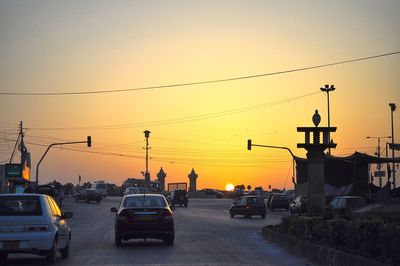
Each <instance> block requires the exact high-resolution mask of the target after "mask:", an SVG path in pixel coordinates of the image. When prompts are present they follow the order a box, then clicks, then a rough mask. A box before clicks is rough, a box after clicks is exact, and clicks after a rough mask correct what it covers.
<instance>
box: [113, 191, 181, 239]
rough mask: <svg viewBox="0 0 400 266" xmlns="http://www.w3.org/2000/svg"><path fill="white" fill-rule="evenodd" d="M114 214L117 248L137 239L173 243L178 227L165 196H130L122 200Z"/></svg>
mask: <svg viewBox="0 0 400 266" xmlns="http://www.w3.org/2000/svg"><path fill="white" fill-rule="evenodd" d="M111 212H115V245H116V246H121V245H122V240H129V239H137V238H144V239H147V238H154V239H161V240H163V241H164V243H166V244H167V245H171V246H172V245H173V244H174V238H175V228H174V220H173V216H172V211H171V209H170V207H169V205H168V203H167V201H166V199H165V197H164V196H163V195H160V194H130V195H126V196H124V197H123V198H122V201H121V204H120V206H119V208H118V209H117V208H115V207H113V208H111Z"/></svg>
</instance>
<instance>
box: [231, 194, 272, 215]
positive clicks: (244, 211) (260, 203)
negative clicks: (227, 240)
mask: <svg viewBox="0 0 400 266" xmlns="http://www.w3.org/2000/svg"><path fill="white" fill-rule="evenodd" d="M266 212H267V211H266V208H265V203H264V199H263V198H262V197H257V196H243V197H240V198H239V199H237V200H235V201H234V202H233V203H232V205H231V207H230V208H229V214H230V215H231V218H233V217H235V215H244V217H246V218H250V217H251V216H252V215H261V218H262V219H265V215H266Z"/></svg>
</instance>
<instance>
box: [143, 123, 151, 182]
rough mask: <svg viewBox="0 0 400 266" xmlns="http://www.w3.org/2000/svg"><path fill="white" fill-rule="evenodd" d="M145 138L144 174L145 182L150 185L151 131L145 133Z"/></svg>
mask: <svg viewBox="0 0 400 266" xmlns="http://www.w3.org/2000/svg"><path fill="white" fill-rule="evenodd" d="M143 133H144V137H145V138H146V172H145V173H144V180H145V182H146V184H147V185H148V184H149V183H150V173H149V137H150V133H151V132H150V131H148V130H145V131H144V132H143Z"/></svg>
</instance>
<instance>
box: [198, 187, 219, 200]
mask: <svg viewBox="0 0 400 266" xmlns="http://www.w3.org/2000/svg"><path fill="white" fill-rule="evenodd" d="M201 191H203V192H204V193H206V195H213V196H215V197H216V198H217V199H222V198H223V197H224V193H222V192H221V191H219V190H216V189H211V188H204V189H202V190H201Z"/></svg>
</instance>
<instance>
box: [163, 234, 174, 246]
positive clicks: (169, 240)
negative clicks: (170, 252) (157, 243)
mask: <svg viewBox="0 0 400 266" xmlns="http://www.w3.org/2000/svg"><path fill="white" fill-rule="evenodd" d="M164 243H165V244H167V245H168V246H173V245H174V237H173V236H171V237H168V238H165V239H164Z"/></svg>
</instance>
